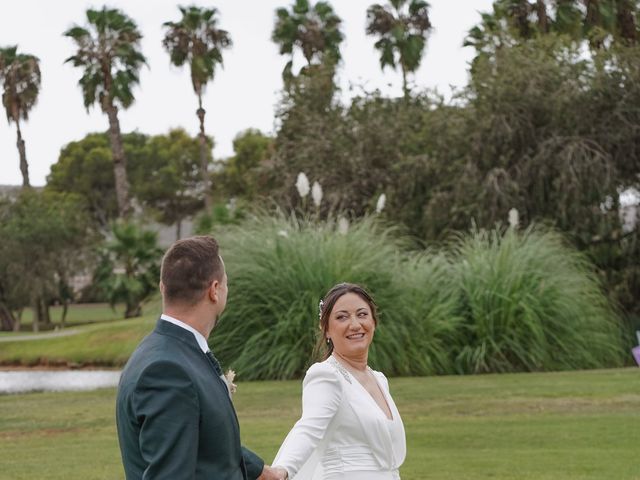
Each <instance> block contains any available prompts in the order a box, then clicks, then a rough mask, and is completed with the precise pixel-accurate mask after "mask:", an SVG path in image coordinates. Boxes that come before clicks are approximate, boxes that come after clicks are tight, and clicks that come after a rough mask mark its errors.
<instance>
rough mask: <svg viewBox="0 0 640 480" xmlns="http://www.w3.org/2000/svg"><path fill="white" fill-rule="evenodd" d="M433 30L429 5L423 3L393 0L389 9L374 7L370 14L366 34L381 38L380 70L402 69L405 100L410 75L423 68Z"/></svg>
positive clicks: (378, 46) (378, 48) (379, 47)
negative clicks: (428, 37) (430, 34)
mask: <svg viewBox="0 0 640 480" xmlns="http://www.w3.org/2000/svg"><path fill="white" fill-rule="evenodd" d="M405 6H406V9H405ZM431 28H432V26H431V21H430V20H429V4H428V3H427V2H425V1H423V0H390V5H386V6H383V5H380V4H374V5H371V6H370V7H369V8H368V10H367V26H366V32H367V35H372V36H375V37H378V38H379V40H378V41H377V42H376V43H375V48H376V49H377V50H379V51H380V67H381V68H382V69H384V68H385V67H387V66H389V67H392V68H393V69H395V68H396V67H397V66H400V70H401V71H402V89H403V91H404V95H405V97H408V96H409V87H408V85H407V74H408V73H410V72H415V71H416V70H417V69H418V67H420V62H421V61H422V55H423V52H424V47H425V44H426V40H427V35H428V34H429V32H430V31H431Z"/></svg>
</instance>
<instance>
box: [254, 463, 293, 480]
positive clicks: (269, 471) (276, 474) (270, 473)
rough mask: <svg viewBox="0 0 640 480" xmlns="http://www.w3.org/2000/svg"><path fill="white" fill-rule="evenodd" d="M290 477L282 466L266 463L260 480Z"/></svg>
mask: <svg viewBox="0 0 640 480" xmlns="http://www.w3.org/2000/svg"><path fill="white" fill-rule="evenodd" d="M288 477H289V475H288V473H287V471H286V470H285V469H284V468H282V467H273V468H272V467H270V466H269V465H265V466H264V468H263V470H262V474H261V475H260V476H259V477H258V480H286V479H287V478H288Z"/></svg>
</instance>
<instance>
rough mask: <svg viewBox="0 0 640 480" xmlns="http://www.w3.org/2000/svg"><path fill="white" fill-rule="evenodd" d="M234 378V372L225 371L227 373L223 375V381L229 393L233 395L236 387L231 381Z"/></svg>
mask: <svg viewBox="0 0 640 480" xmlns="http://www.w3.org/2000/svg"><path fill="white" fill-rule="evenodd" d="M235 378H236V372H234V371H233V370H227V373H225V374H224V379H225V381H226V382H227V386H228V387H229V393H230V394H231V395H233V394H234V393H236V390H237V389H238V386H237V385H236V384H235V383H233V380H234V379H235Z"/></svg>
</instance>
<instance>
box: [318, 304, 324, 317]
mask: <svg viewBox="0 0 640 480" xmlns="http://www.w3.org/2000/svg"><path fill="white" fill-rule="evenodd" d="M322 307H324V300H320V303H318V318H319V319H320V320H322Z"/></svg>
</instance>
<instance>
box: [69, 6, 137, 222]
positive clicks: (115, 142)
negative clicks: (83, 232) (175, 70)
mask: <svg viewBox="0 0 640 480" xmlns="http://www.w3.org/2000/svg"><path fill="white" fill-rule="evenodd" d="M87 22H88V25H87V26H86V27H80V26H77V25H75V26H73V27H72V28H70V29H69V30H67V31H66V32H65V33H64V35H65V36H67V37H70V38H71V39H73V41H74V42H75V43H76V46H77V48H78V50H77V51H76V54H75V55H73V56H71V57H69V58H68V59H67V60H66V61H65V63H66V62H71V63H72V64H73V66H74V67H81V68H83V69H84V74H83V75H82V77H81V78H80V81H79V82H78V84H79V85H80V88H81V89H82V94H83V97H84V106H85V107H86V108H87V110H88V109H89V107H91V106H92V105H93V104H94V103H98V104H99V105H100V108H101V109H102V111H103V112H104V113H106V114H107V116H108V117H109V136H110V140H111V151H112V155H113V171H114V176H115V186H116V197H117V199H118V210H119V213H120V216H121V217H126V216H127V215H128V214H129V213H130V211H131V203H130V200H129V182H128V180H127V170H126V158H125V154H124V149H123V147H122V133H121V132H120V122H119V120H118V105H119V106H120V107H122V108H125V109H126V108H128V107H130V106H131V104H132V103H133V101H134V96H133V93H132V92H131V89H132V88H133V86H135V85H136V84H137V83H139V78H138V72H139V70H140V67H141V66H142V65H144V64H146V59H145V57H144V55H142V52H141V51H140V40H141V39H142V34H141V33H140V31H139V30H138V27H137V26H136V24H135V22H134V21H133V20H132V19H130V18H129V17H128V16H127V15H125V14H124V13H123V12H121V11H120V10H117V9H108V8H107V7H103V8H102V10H92V9H89V10H87Z"/></svg>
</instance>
